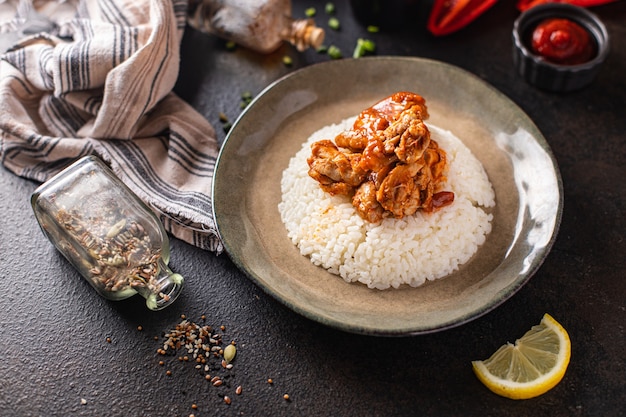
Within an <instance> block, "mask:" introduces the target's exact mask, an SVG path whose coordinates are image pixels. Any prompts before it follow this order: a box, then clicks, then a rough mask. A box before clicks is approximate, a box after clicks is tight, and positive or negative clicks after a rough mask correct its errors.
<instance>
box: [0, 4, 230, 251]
mask: <svg viewBox="0 0 626 417" xmlns="http://www.w3.org/2000/svg"><path fill="white" fill-rule="evenodd" d="M12 2H13V3H14V5H15V15H14V16H13V18H12V19H10V20H4V24H3V25H0V37H1V36H3V34H2V33H3V32H5V33H8V32H12V33H16V31H18V32H19V31H22V34H23V35H24V36H23V37H21V38H20V39H19V41H18V42H17V43H16V44H14V45H13V46H12V47H10V48H9V49H8V51H6V52H5V53H4V54H3V55H2V56H0V158H1V160H2V163H3V165H4V166H5V167H6V168H7V169H8V170H10V171H12V172H14V173H15V174H17V175H20V176H23V177H26V178H30V179H33V180H37V181H45V180H46V179H48V178H50V177H51V176H52V175H54V174H55V173H57V172H59V171H60V170H61V169H63V168H64V167H65V166H67V165H69V164H70V163H71V162H73V161H74V160H76V159H78V158H80V157H82V156H84V155H87V154H95V155H98V156H99V157H101V158H102V159H103V160H105V161H106V162H107V163H109V164H110V166H111V167H112V169H113V170H114V172H115V173H116V174H117V175H118V176H119V177H120V179H121V180H122V181H123V182H124V183H126V184H127V185H128V186H129V187H130V188H131V189H132V190H133V191H134V192H135V193H136V194H137V195H138V196H139V198H141V199H142V200H143V201H144V202H146V203H147V204H148V205H149V206H150V207H152V209H153V210H154V211H155V212H156V213H157V215H158V216H159V217H160V219H161V220H162V222H163V224H164V225H165V228H166V229H167V230H168V232H170V233H171V234H172V235H173V236H175V237H177V238H179V239H181V240H184V241H186V242H188V243H190V244H193V245H195V246H198V247H200V248H203V249H206V250H210V251H214V252H216V253H220V252H222V250H223V247H222V244H221V242H220V240H219V237H218V235H217V231H216V226H215V222H214V218H213V213H212V202H211V186H212V180H213V172H214V167H215V161H216V158H217V154H218V149H219V148H218V143H217V140H216V136H215V131H214V130H213V128H212V126H211V125H210V124H209V123H208V121H207V120H206V119H205V118H204V117H203V116H202V115H200V114H199V113H198V112H197V111H196V110H194V109H193V108H192V107H191V106H190V105H189V104H187V103H186V102H184V101H183V100H182V99H181V98H179V97H178V96H176V95H175V94H174V93H173V92H172V88H173V87H174V84H175V82H176V79H177V76H178V68H179V50H180V41H181V39H182V34H183V31H184V27H185V15H186V7H187V1H186V0H56V1H49V0H46V1H41V0H19V1H18V0H13V1H12V0H4V1H3V0H0V6H10V5H11V3H12ZM55 6H56V7H55ZM71 7H73V9H71ZM0 9H1V7H0ZM42 13H43V15H42ZM33 17H37V18H42V17H43V18H42V19H40V20H41V22H47V23H48V25H47V26H46V25H40V26H37V25H34V26H35V27H34V28H33V24H32V23H33V22H37V19H33ZM3 27H4V29H3ZM41 27H46V29H45V31H39V32H38V30H41Z"/></svg>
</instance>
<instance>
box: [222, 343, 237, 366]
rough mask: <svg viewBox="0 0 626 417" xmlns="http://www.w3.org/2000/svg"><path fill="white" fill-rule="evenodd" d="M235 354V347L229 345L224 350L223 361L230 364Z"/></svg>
mask: <svg viewBox="0 0 626 417" xmlns="http://www.w3.org/2000/svg"><path fill="white" fill-rule="evenodd" d="M236 354H237V348H236V347H235V345H233V344H230V345H228V346H226V348H225V349H224V360H225V361H226V363H231V362H232V361H233V359H235V355H236Z"/></svg>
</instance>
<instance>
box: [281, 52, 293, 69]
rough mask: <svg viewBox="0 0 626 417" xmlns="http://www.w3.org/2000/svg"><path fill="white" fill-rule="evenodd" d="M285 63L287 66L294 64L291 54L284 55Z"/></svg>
mask: <svg viewBox="0 0 626 417" xmlns="http://www.w3.org/2000/svg"><path fill="white" fill-rule="evenodd" d="M283 64H284V65H285V66H286V67H290V66H292V65H293V59H291V57H290V56H289V55H285V56H284V57H283Z"/></svg>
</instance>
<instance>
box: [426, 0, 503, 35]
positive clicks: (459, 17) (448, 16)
mask: <svg viewBox="0 0 626 417" xmlns="http://www.w3.org/2000/svg"><path fill="white" fill-rule="evenodd" d="M497 1H498V0H435V3H434V4H433V9H432V11H431V12H430V16H429V17H428V22H427V24H426V27H427V28H428V30H429V31H430V32H431V33H432V34H433V35H435V36H442V35H448V34H450V33H452V32H456V31H457V30H459V29H462V28H464V27H465V26H467V25H469V24H470V23H471V22H473V21H474V20H475V19H476V18H477V17H478V16H480V15H481V14H483V13H484V12H485V11H486V10H487V9H489V8H490V7H491V6H493V5H494V4H496V2H497Z"/></svg>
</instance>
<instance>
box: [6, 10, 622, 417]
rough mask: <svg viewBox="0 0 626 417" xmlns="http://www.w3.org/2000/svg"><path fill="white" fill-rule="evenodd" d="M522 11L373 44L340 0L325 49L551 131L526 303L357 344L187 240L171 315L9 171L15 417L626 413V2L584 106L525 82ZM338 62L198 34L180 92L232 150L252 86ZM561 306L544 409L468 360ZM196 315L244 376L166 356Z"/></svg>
mask: <svg viewBox="0 0 626 417" xmlns="http://www.w3.org/2000/svg"><path fill="white" fill-rule="evenodd" d="M512 3H513V2H511V1H501V2H499V3H498V4H497V5H496V6H495V7H493V9H491V10H490V11H489V12H488V13H486V14H485V15H484V16H482V17H481V18H480V19H479V20H477V21H476V22H474V23H473V24H472V25H471V26H470V27H468V28H466V29H464V30H462V31H461V32H458V33H457V34H453V35H451V36H448V37H443V38H434V37H432V36H430V35H429V34H428V33H426V32H425V30H424V29H423V20H424V17H423V15H422V16H421V17H418V18H417V20H416V21H417V22H419V24H417V25H416V26H417V27H416V28H415V29H413V30H409V31H405V32H404V33H390V32H389V31H382V32H380V33H378V34H369V33H367V31H366V29H365V26H364V25H362V24H361V23H359V22H357V21H356V20H355V19H354V17H353V13H352V10H351V8H350V7H349V5H348V3H347V2H346V3H343V2H337V16H338V18H339V20H340V22H341V24H342V28H341V30H340V31H339V32H333V31H332V30H328V33H327V42H326V43H328V44H331V43H332V44H335V45H337V46H339V47H340V48H341V49H342V50H343V52H344V55H346V56H350V55H351V54H352V50H353V48H354V45H355V43H356V40H357V39H358V38H359V37H366V38H369V39H372V40H374V41H375V42H376V44H377V54H378V55H402V56H420V57H426V58H432V59H437V60H441V61H445V62H448V63H451V64H455V65H457V66H459V67H461V68H464V69H466V70H469V71H470V72H472V73H474V74H476V75H478V76H479V77H480V78H482V79H484V80H485V81H487V82H488V83H490V84H491V85H493V86H494V87H496V88H497V89H499V90H500V91H501V92H502V93H504V94H505V95H506V96H508V97H509V98H511V99H512V100H513V101H514V102H516V103H517V104H518V105H519V106H520V107H521V108H522V109H523V110H524V111H526V112H527V113H528V115H529V116H530V117H531V118H532V119H533V120H534V121H535V123H536V124H537V126H538V127H539V129H540V130H541V131H542V133H543V134H544V136H545V137H546V139H547V141H548V142H549V143H550V145H551V147H552V149H553V152H554V154H555V156H556V159H557V161H558V164H559V167H560V170H561V174H562V177H563V186H564V193H565V196H564V201H565V204H564V211H563V218H562V223H561V228H560V232H559V235H558V238H557V240H556V243H555V245H554V247H553V249H552V251H551V253H550V254H549V256H548V257H547V259H546V261H545V262H544V264H543V265H542V267H541V268H540V269H539V271H538V272H537V273H536V275H535V276H534V277H533V278H532V279H531V280H530V281H529V282H528V284H527V285H526V286H525V287H523V288H522V289H521V290H520V291H519V292H518V293H517V294H516V295H515V296H514V297H513V298H511V299H510V300H509V301H507V302H505V303H504V304H503V305H501V306H500V307H498V308H497V309H496V310H494V311H492V312H490V313H488V314H487V315H485V316H483V317H481V318H479V319H477V320H475V321H473V322H470V323H468V324H465V325H463V326H461V327H457V328H454V329H451V330H446V331H444V332H441V333H436V334H431V335H425V336H416V337H406V338H377V337H368V336H361V335H354V334H348V333H343V332H340V331H337V330H334V329H331V328H327V327H324V326H322V325H320V324H317V323H315V322H312V321H309V320H308V319H305V318H303V317H301V316H299V315H297V314H295V313H293V312H292V311H290V310H289V309H287V308H285V307H284V306H283V305H282V304H281V303H279V302H277V301H275V300H274V299H272V298H270V297H269V296H267V295H266V294H265V293H264V292H263V291H262V290H260V289H259V288H258V287H256V286H255V285H254V284H253V283H252V282H251V281H250V280H249V279H248V278H246V276H245V275H244V274H243V273H242V272H241V271H239V270H238V269H237V268H236V267H235V266H234V264H233V263H232V262H231V261H230V260H229V257H228V255H227V254H223V255H221V256H215V255H213V254H211V253H206V252H203V251H201V250H198V249H196V248H194V247H191V246H190V245H187V244H185V243H182V242H180V241H177V240H173V241H172V261H171V265H172V268H173V269H174V270H176V271H178V272H180V273H181V274H183V275H184V276H185V277H186V279H187V280H186V286H185V289H184V292H183V294H182V296H181V298H180V299H179V300H178V301H177V302H176V303H175V304H174V305H173V306H172V307H170V308H168V309H166V310H164V311H162V312H157V313H155V312H150V311H148V310H147V309H146V308H145V305H144V303H143V301H142V299H141V298H138V297H133V298H131V299H129V300H126V301H122V302H109V301H106V300H105V299H103V298H101V297H100V296H99V295H98V294H97V293H96V292H95V291H94V290H93V289H92V288H91V287H90V286H89V285H88V284H87V282H86V281H84V280H83V279H81V278H80V277H79V275H78V274H77V272H76V271H75V270H74V269H73V268H72V267H71V266H70V265H69V263H68V262H67V261H66V260H65V259H64V258H63V257H62V256H61V255H60V254H59V253H57V252H56V251H55V250H54V249H53V247H52V246H51V245H50V243H49V242H48V241H47V240H46V239H45V238H44V236H43V234H42V233H41V232H40V230H39V227H38V225H37V223H36V221H35V219H34V217H33V215H32V212H31V209H30V205H29V196H30V193H31V192H32V191H33V190H34V189H35V187H36V186H37V184H35V183H33V182H30V181H27V180H24V179H22V178H19V177H16V176H14V175H12V174H11V173H9V172H7V171H6V170H5V169H0V193H1V199H0V201H1V204H2V211H3V213H2V214H3V215H2V216H1V217H0V254H1V257H0V269H1V271H2V272H1V276H2V281H1V282H2V288H3V294H2V297H0V324H1V327H0V332H1V338H0V355H1V357H2V360H1V361H0V377H1V382H0V384H1V389H0V415H1V416H78V415H85V416H131V415H132V416H139V415H141V416H188V415H190V414H194V415H196V416H208V415H248V416H256V415H272V416H279V415H282V416H326V415H333V416H334V415H337V416H348V415H350V416H409V415H421V416H440V415H441V416H457V415H480V416H496V415H516V416H517V415H519V416H533V417H538V416H620V415H622V416H623V415H625V414H626V406H625V405H624V404H626V382H625V381H626V365H625V363H624V361H625V358H626V347H625V346H626V344H624V340H625V339H626V338H625V330H624V325H625V323H626V320H625V319H626V283H625V279H626V263H625V260H624V259H625V254H626V240H625V239H624V236H625V235H626V215H625V212H626V185H625V183H624V177H625V176H626V145H625V144H624V142H625V141H626V112H625V110H626V106H625V103H626V75H625V74H626V23H625V22H626V2H625V1H619V2H616V3H613V4H609V5H605V6H601V7H597V8H595V9H594V11H595V13H596V14H598V15H599V16H600V17H601V18H602V20H603V21H604V22H605V24H606V25H607V27H608V31H609V34H610V36H611V42H612V45H611V53H610V55H609V57H608V59H607V61H606V63H605V65H604V67H603V69H602V71H601V73H600V75H599V77H598V79H597V80H596V81H595V82H594V83H593V85H591V86H589V87H588V88H586V89H584V90H582V91H578V92H574V93H570V94H554V93H547V92H542V91H540V90H537V89H535V88H534V87H532V86H530V85H528V84H527V83H525V82H524V81H523V80H522V79H521V78H520V77H519V76H518V74H517V73H516V72H515V70H514V68H513V63H512V57H511V48H512V41H511V28H512V26H513V21H514V19H515V18H516V17H517V16H518V12H517V10H516V9H515V8H514V6H513V5H512ZM324 4H325V2H322V1H313V0H308V1H296V2H294V14H295V15H296V16H303V15H304V9H305V8H306V7H309V6H312V5H315V6H317V9H318V15H317V21H318V23H319V24H320V25H321V26H323V27H326V19H327V17H326V16H325V15H324V13H323V8H324V7H323V6H324ZM284 55H290V56H291V57H292V59H293V65H292V66H291V67H286V66H285V65H284V64H283V62H282V58H283V56H284ZM328 59H329V58H328V57H327V56H326V55H321V54H318V53H316V52H315V51H307V52H305V53H302V54H299V53H296V52H295V50H293V49H292V48H291V47H289V46H285V47H283V48H282V49H280V50H279V51H278V52H276V53H274V54H272V55H268V56H259V55H256V54H254V53H251V52H249V51H245V50H243V49H238V50H236V51H234V52H229V51H226V49H225V45H224V42H223V41H221V40H219V39H217V38H214V37H211V36H207V35H203V34H199V33H197V32H193V31H187V33H186V34H185V37H184V40H183V44H182V63H181V72H180V82H179V83H178V85H177V87H176V91H177V92H178V93H179V94H180V95H181V96H182V97H183V98H184V99H186V100H187V101H189V102H190V103H191V104H192V105H193V106H194V107H196V108H197V109H198V110H199V111H200V112H201V113H202V114H203V115H205V116H206V117H207V118H208V119H209V121H210V122H211V123H212V124H213V125H214V126H215V128H216V130H217V133H218V136H219V139H220V141H223V139H224V136H225V134H224V132H223V131H222V127H221V122H220V120H219V113H220V112H223V113H225V114H226V115H227V116H228V117H229V118H230V119H231V120H233V121H234V120H235V119H236V117H237V116H238V115H239V114H240V111H241V110H240V104H239V103H240V101H241V99H240V97H241V94H242V93H243V92H245V91H250V92H252V93H253V94H257V93H259V92H260V91H261V90H262V89H263V88H264V87H266V86H267V85H268V84H270V83H271V82H272V81H274V80H276V79H277V78H279V77H281V76H282V75H284V74H287V73H289V72H291V71H294V70H296V69H297V68H300V67H303V66H306V65H310V64H312V63H316V62H322V61H326V60H328ZM363 88H367V86H363ZM545 312H549V313H550V314H552V315H553V316H554V317H555V318H556V319H557V320H559V321H560V322H561V323H562V324H563V325H564V327H565V328H566V329H567V330H568V331H569V333H570V336H571V339H572V360H571V364H570V366H569V369H568V371H567V373H566V375H565V378H564V379H563V381H562V382H561V383H560V384H559V385H558V386H557V387H556V388H554V389H553V390H551V391H550V392H548V393H547V394H545V395H543V396H541V397H538V398H536V399H531V400H525V401H513V400H508V399H505V398H500V397H498V396H496V395H494V394H492V393H491V392H490V391H488V390H487V389H486V388H485V387H484V386H483V385H482V384H481V383H480V382H479V381H478V380H477V379H476V377H475V376H474V375H473V373H472V370H471V364H470V362H471V361H472V360H474V359H484V358H486V357H488V356H489V355H490V354H491V353H492V352H493V351H495V349H496V348H497V347H499V346H500V345H501V344H503V343H504V342H506V341H514V339H515V338H517V337H519V336H521V335H522V334H523V333H524V332H525V331H526V330H527V329H529V328H530V326H532V325H534V324H536V323H538V322H539V320H540V319H541V316H542V315H543V314H544V313H545ZM183 314H184V315H186V316H187V317H188V318H189V319H190V320H193V321H194V322H196V323H199V324H203V325H204V324H210V325H212V326H213V327H214V328H215V329H216V331H217V332H219V333H223V335H224V336H223V337H224V340H226V341H229V340H235V341H236V342H237V346H238V355H237V357H236V359H235V362H234V367H233V368H232V369H231V370H225V369H220V368H219V366H218V369H216V370H215V372H214V373H215V374H216V375H221V376H222V377H223V380H224V384H223V385H222V386H219V387H214V386H212V385H211V383H210V382H208V381H206V380H205V378H204V373H203V372H202V371H199V370H197V369H195V368H194V365H193V363H189V362H191V361H189V362H186V361H179V360H178V359H177V356H174V357H166V358H165V359H164V358H163V357H160V356H159V355H157V353H156V352H157V349H158V348H159V347H160V346H161V344H162V339H161V335H162V334H163V332H164V331H167V330H168V329H170V328H172V327H173V326H175V325H176V324H177V323H178V322H180V320H181V315H183ZM202 315H205V319H204V320H203V319H202ZM221 325H223V326H225V328H224V330H219V326H221ZM140 326H141V330H139V327H140ZM155 336H156V337H158V338H159V341H156V340H155ZM181 355H182V354H181ZM163 359H164V364H163V365H159V361H160V360H163ZM167 370H169V371H171V375H169V376H168V375H167V373H166V371H167ZM268 379H271V380H272V382H273V383H269V382H268ZM237 386H241V387H242V393H241V394H240V395H237V394H236V393H235V390H236V387H237ZM284 394H288V395H289V400H285V399H284V398H283V395H284ZM224 396H229V397H230V398H231V404H230V405H228V404H226V403H225V402H224V400H223V398H224ZM192 404H196V405H197V408H195V409H194V408H192Z"/></svg>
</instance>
